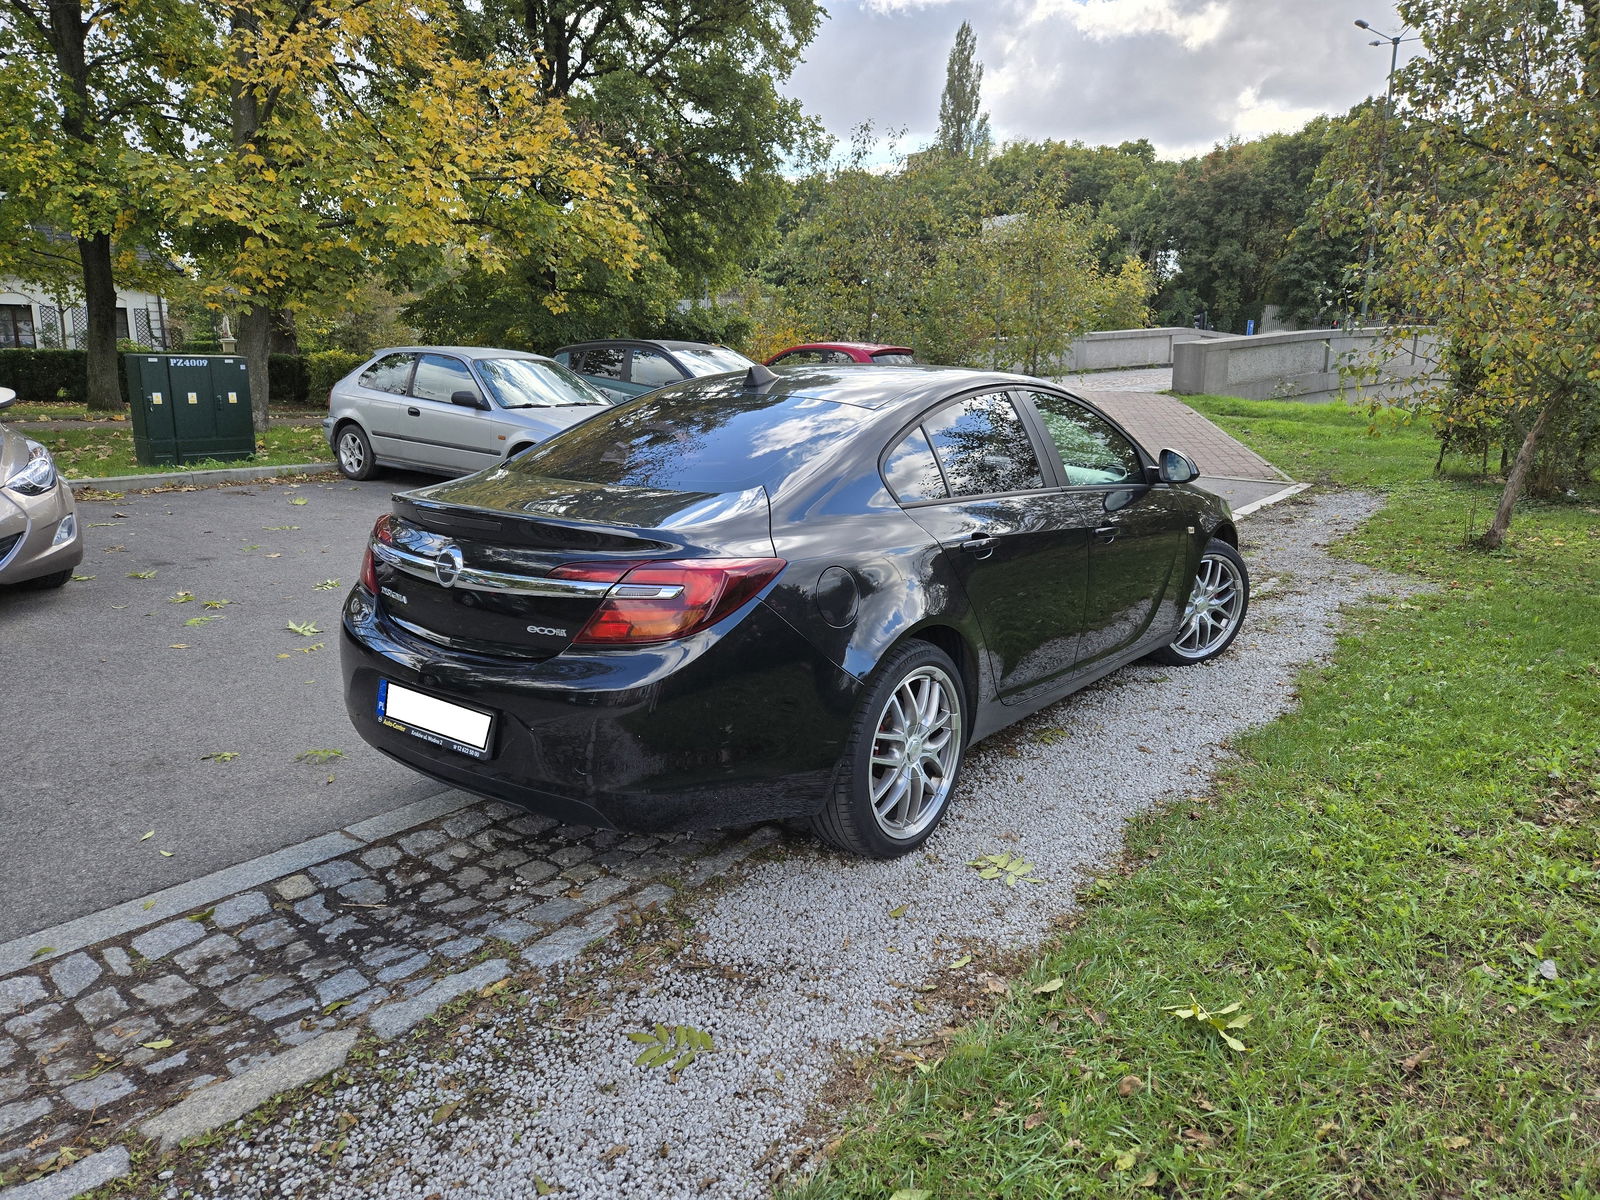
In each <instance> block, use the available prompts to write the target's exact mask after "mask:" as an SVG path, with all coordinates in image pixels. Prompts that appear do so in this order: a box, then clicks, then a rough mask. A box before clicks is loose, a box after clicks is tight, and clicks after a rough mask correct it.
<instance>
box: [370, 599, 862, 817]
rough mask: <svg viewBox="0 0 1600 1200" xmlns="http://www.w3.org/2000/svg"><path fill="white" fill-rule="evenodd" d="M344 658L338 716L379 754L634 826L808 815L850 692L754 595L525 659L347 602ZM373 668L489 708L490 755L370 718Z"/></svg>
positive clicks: (498, 793)
mask: <svg viewBox="0 0 1600 1200" xmlns="http://www.w3.org/2000/svg"><path fill="white" fill-rule="evenodd" d="M341 656H342V659H343V664H344V679H345V703H346V707H347V709H348V711H349V714H350V719H351V721H352V723H353V724H354V725H355V727H356V730H357V732H358V733H359V734H360V735H361V737H362V738H363V739H365V740H366V741H367V742H368V743H369V744H370V745H372V746H374V747H375V748H377V749H378V750H381V751H382V752H383V753H384V754H387V755H388V756H390V757H391V758H394V759H396V760H398V761H400V762H402V763H404V764H406V765H407V766H409V767H411V768H413V769H414V770H417V771H420V772H422V773H423V774H425V775H428V776H430V777H431V778H434V779H437V780H439V781H441V782H443V783H446V784H449V785H451V786H453V787H459V788H463V789H465V790H468V791H472V792H477V793H479V794H481V795H486V796H492V797H494V798H496V799H500V800H505V801H508V802H510V803H513V804H517V805H521V806H522V807H525V808H529V809H532V810H534V811H537V812H541V813H545V814H548V815H550V816H554V817H557V818H558V819H561V820H564V821H568V822H574V823H578V824H584V825H597V826H609V827H613V828H617V829H628V830H637V831H640V832H658V831H664V830H681V829H696V828H705V827H716V826H726V825H743V824H750V823H753V822H757V821H765V820H772V819H776V818H780V817H795V816H808V815H811V814H813V813H815V812H817V811H818V810H819V809H820V808H821V806H822V803H823V800H824V797H825V794H826V788H827V786H828V784H829V781H830V780H831V779H832V777H833V770H834V765H835V764H836V763H837V762H838V760H839V757H840V755H841V753H842V752H843V747H844V741H845V738H846V735H847V732H848V727H849V720H850V716H851V713H852V711H853V709H854V706H855V700H856V696H857V693H858V690H859V688H860V684H859V682H858V681H856V680H855V679H854V678H852V677H851V676H850V675H848V674H847V673H845V672H844V671H841V670H840V669H839V668H838V667H836V666H835V665H833V664H832V663H830V662H829V661H828V660H827V659H825V658H824V657H822V656H821V655H820V654H818V653H817V652H816V650H815V649H814V648H813V647H812V646H811V645H810V644H809V643H808V642H806V641H805V639H803V638H802V637H800V635H799V634H797V633H796V632H795V631H794V630H793V629H792V628H791V627H790V626H789V625H788V624H787V623H786V622H784V621H783V620H782V619H780V618H779V617H778V616H777V615H776V614H775V613H773V612H772V611H771V610H770V609H768V608H767V607H766V606H765V605H764V604H761V603H757V604H756V605H754V606H753V607H751V608H749V609H747V610H745V611H743V612H742V613H740V614H735V615H734V616H733V617H730V618H729V619H728V620H727V621H725V622H723V623H722V624H720V625H718V626H716V627H714V628H712V629H709V630H706V631H705V632H703V633H701V634H699V635H696V636H695V637H693V638H689V639H686V640H685V641H683V642H680V643H674V644H671V645H667V646H661V647H654V648H644V649H632V650H626V651H604V652H586V653H578V652H573V651H569V652H567V653H564V654H561V655H558V656H556V657H555V658H551V659H547V660H545V661H543V662H525V663H524V662H515V661H512V660H507V659H489V658H485V657H480V656H476V655H468V654H463V653H459V652H455V651H450V650H446V649H444V648H443V647H437V646H432V645H429V644H427V643H423V642H420V641H418V640H417V639H415V638H413V637H411V636H410V635H407V634H405V633H404V632H403V631H400V630H398V629H396V628H395V627H394V626H393V625H391V624H390V623H389V622H388V621H386V620H385V619H384V618H383V617H382V616H381V615H378V614H373V615H371V616H370V617H367V618H366V619H365V620H357V619H355V618H354V617H352V614H351V605H349V604H347V605H346V606H345V611H344V618H343V636H342V638H341ZM380 679H389V680H392V681H394V682H396V683H400V684H403V685H406V686H409V687H413V688H417V689H420V690H422V691H425V692H428V693H430V694H432V695H434V696H436V697H438V698H440V699H444V700H455V701H457V702H459V703H463V704H467V705H469V706H472V707H475V708H479V709H489V710H491V711H493V712H494V713H495V714H496V722H497V725H496V729H495V733H494V736H493V740H492V742H491V746H490V750H491V757H489V758H488V759H486V760H482V761H480V760H477V759H472V758H468V757H466V756H465V755H461V754H457V753H454V752H452V751H450V750H447V749H444V748H442V747H438V746H434V745H432V744H431V743H429V742H425V741H422V740H421V739H420V738H416V737H413V736H411V735H409V734H407V733H403V732H399V731H396V730H393V729H389V728H387V727H385V726H383V725H381V724H380V723H379V721H378V720H377V716H376V705H377V690H378V682H379V680H380Z"/></svg>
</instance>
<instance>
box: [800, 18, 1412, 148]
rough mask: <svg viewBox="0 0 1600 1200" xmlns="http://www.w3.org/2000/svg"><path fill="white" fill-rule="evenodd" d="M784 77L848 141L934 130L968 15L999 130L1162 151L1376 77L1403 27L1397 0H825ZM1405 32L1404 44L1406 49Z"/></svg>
mask: <svg viewBox="0 0 1600 1200" xmlns="http://www.w3.org/2000/svg"><path fill="white" fill-rule="evenodd" d="M826 3H827V7H828V10H829V16H828V18H827V20H826V21H824V23H823V26H822V29H821V31H820V32H819V34H818V35H817V38H816V40H815V41H814V42H813V43H812V44H811V46H810V47H809V48H808V49H807V51H806V55H805V62H804V63H803V64H802V65H801V66H800V67H798V68H797V69H796V71H795V73H794V76H793V78H792V79H791V80H790V83H789V85H788V88H787V90H788V92H789V94H791V95H793V96H796V97H798V98H799V99H800V100H801V101H802V102H803V103H804V105H805V107H806V109H807V111H809V112H810V113H812V114H814V115H816V116H818V117H820V118H821V119H822V121H823V123H824V124H825V125H826V126H827V128H828V131H829V132H830V133H832V134H834V135H836V136H838V137H839V138H840V139H841V141H847V140H848V135H849V131H850V130H851V129H852V128H853V127H854V126H856V125H858V124H860V123H861V122H862V121H865V120H869V119H870V120H871V121H872V122H873V124H874V125H875V126H877V127H878V128H901V127H903V128H905V129H906V131H907V133H906V136H905V139H904V141H903V142H902V144H901V147H900V148H901V149H903V150H906V149H915V148H917V147H918V146H920V145H923V144H925V143H927V142H929V141H931V140H932V136H933V132H934V129H935V128H936V127H937V125H938V112H939V93H940V92H941V91H942V90H943V88H944V70H945V60H946V58H947V57H948V56H949V53H950V47H951V44H952V43H953V42H954V40H955V34H956V29H957V28H958V27H959V26H960V24H961V22H962V21H970V22H971V23H972V29H973V32H974V33H976V34H977V38H978V58H979V59H980V60H981V61H982V63H983V65H984V77H983V103H984V108H985V109H986V110H987V111H988V112H989V114H990V120H991V122H992V124H993V127H994V133H995V136H996V138H997V139H998V140H1000V141H1006V140H1010V139H1016V138H1028V139H1044V138H1059V139H1062V140H1064V141H1073V140H1081V141H1084V142H1087V143H1089V144H1090V145H1098V144H1101V143H1111V144H1114V143H1117V142H1120V141H1124V140H1129V139H1133V138H1139V137H1146V138H1149V139H1150V141H1151V142H1152V143H1154V145H1155V146H1156V148H1157V150H1158V151H1159V152H1160V153H1161V154H1162V155H1163V156H1165V157H1184V156H1187V155H1191V154H1196V153H1203V152H1204V151H1206V150H1209V149H1210V148H1211V147H1212V146H1213V145H1214V144H1215V143H1217V142H1219V141H1222V140H1223V139H1225V138H1227V137H1229V136H1230V135H1231V136H1237V137H1240V138H1246V139H1247V138H1252V137H1257V136H1260V135H1261V134H1264V133H1272V132H1276V131H1279V130H1290V129H1298V128H1299V127H1300V126H1301V125H1303V124H1305V122H1306V121H1307V120H1309V119H1310V118H1311V117H1313V116H1315V115H1316V114H1317V113H1321V112H1329V113H1338V112H1344V111H1346V110H1347V109H1348V108H1350V106H1351V105H1353V104H1355V103H1356V102H1357V101H1359V100H1361V99H1362V98H1363V97H1365V96H1368V95H1374V94H1377V93H1380V92H1382V90H1383V85H1384V77H1385V75H1386V73H1387V71H1388V67H1389V47H1388V46H1387V45H1384V46H1382V47H1374V46H1370V45H1368V42H1370V41H1371V40H1372V35H1371V34H1369V33H1366V32H1365V31H1363V30H1360V29H1357V28H1356V27H1355V26H1354V25H1353V24H1352V22H1353V21H1354V20H1355V19H1356V18H1357V17H1361V18H1364V19H1365V20H1367V21H1369V22H1371V23H1372V24H1373V25H1374V26H1375V27H1377V28H1378V29H1380V30H1383V31H1384V32H1386V33H1395V32H1398V31H1399V21H1398V20H1397V19H1396V17H1395V12H1394V6H1393V4H1392V3H1391V2H1389V0H826ZM1412 48H1413V47H1412V46H1402V47H1401V61H1402V62H1403V61H1404V60H1405V52H1406V51H1407V50H1409V49H1412Z"/></svg>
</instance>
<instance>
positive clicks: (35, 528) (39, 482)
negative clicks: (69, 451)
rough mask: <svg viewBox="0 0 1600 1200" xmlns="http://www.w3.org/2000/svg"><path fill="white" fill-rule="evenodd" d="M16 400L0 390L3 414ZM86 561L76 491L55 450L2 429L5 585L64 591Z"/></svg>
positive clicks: (0, 513)
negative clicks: (74, 498)
mask: <svg viewBox="0 0 1600 1200" xmlns="http://www.w3.org/2000/svg"><path fill="white" fill-rule="evenodd" d="M15 400H16V393H15V392H13V391H11V390H10V389H9V388H0V410H4V409H6V408H8V407H9V406H10V405H11V404H12V403H13V402H14V401H15ZM82 560H83V536H82V532H81V531H80V529H79V527H78V518H77V514H76V512H75V510H74V507H73V502H72V489H71V488H70V487H68V486H67V481H66V480H65V479H63V478H61V474H60V472H58V471H57V470H56V465H55V462H54V461H53V460H52V459H51V457H50V451H48V450H46V449H45V448H44V447H43V446H41V445H40V444H39V443H38V442H36V441H33V440H32V439H31V438H27V437H24V436H23V435H22V434H20V433H18V432H16V431H15V430H12V429H7V428H6V427H5V426H4V425H0V584H13V583H26V584H30V585H32V586H34V587H60V586H61V585H62V584H64V583H66V582H67V580H69V579H71V578H72V568H73V567H75V566H77V565H78V563H79V562H81V561H82Z"/></svg>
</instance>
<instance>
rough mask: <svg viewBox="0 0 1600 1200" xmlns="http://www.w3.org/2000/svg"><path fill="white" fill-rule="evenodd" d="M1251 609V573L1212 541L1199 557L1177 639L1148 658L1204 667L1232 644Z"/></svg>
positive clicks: (1225, 545)
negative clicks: (1199, 664) (1198, 564)
mask: <svg viewBox="0 0 1600 1200" xmlns="http://www.w3.org/2000/svg"><path fill="white" fill-rule="evenodd" d="M1249 607H1250V572H1249V571H1248V570H1246V568H1245V565H1244V559H1243V558H1241V557H1240V556H1239V552H1238V551H1237V550H1235V549H1234V548H1233V547H1232V546H1230V545H1228V543H1227V542H1224V541H1221V540H1220V539H1218V538H1212V539H1211V541H1210V543H1209V544H1208V545H1207V546H1206V550H1205V553H1204V554H1202V555H1201V556H1200V566H1199V569H1197V570H1196V571H1195V573H1194V586H1193V587H1192V588H1191V589H1190V591H1189V601H1188V603H1187V604H1185V605H1184V606H1183V622H1182V624H1180V625H1179V626H1178V636H1177V637H1175V638H1173V639H1172V641H1171V643H1169V644H1168V645H1166V646H1163V647H1162V648H1161V649H1160V650H1157V651H1156V652H1155V653H1154V654H1152V655H1151V656H1150V657H1151V658H1153V659H1155V660H1156V661H1157V662H1163V663H1170V664H1172V665H1173V666H1188V665H1192V664H1194V663H1203V662H1206V661H1207V660H1208V659H1213V658H1215V657H1216V656H1217V655H1219V654H1221V653H1222V652H1223V651H1224V650H1226V649H1227V648H1228V647H1229V646H1231V645H1232V644H1233V639H1234V638H1236V637H1238V636H1239V629H1240V627H1241V626H1242V625H1243V624H1244V614H1245V612H1246V611H1247V610H1248V609H1249Z"/></svg>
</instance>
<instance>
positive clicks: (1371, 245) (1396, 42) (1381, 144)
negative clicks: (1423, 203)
mask: <svg viewBox="0 0 1600 1200" xmlns="http://www.w3.org/2000/svg"><path fill="white" fill-rule="evenodd" d="M1356 28H1357V29H1365V30H1366V31H1367V32H1368V33H1375V34H1377V35H1378V39H1379V40H1377V41H1373V42H1368V43H1367V45H1369V46H1381V45H1383V43H1384V42H1388V43H1389V78H1388V81H1387V82H1386V83H1385V84H1384V89H1383V123H1382V124H1381V125H1380V126H1379V127H1378V190H1377V194H1376V195H1375V196H1374V197H1373V201H1372V206H1373V214H1372V218H1371V220H1370V221H1369V225H1370V229H1369V230H1368V232H1367V270H1366V278H1365V280H1364V281H1363V283H1362V285H1361V323H1362V324H1363V325H1365V324H1366V323H1367V308H1368V306H1369V304H1370V303H1371V301H1372V259H1373V257H1374V256H1375V255H1376V253H1377V249H1378V214H1377V208H1378V205H1380V204H1381V203H1383V186H1384V182H1385V178H1386V176H1387V175H1388V170H1389V110H1390V108H1392V107H1393V105H1394V70H1395V67H1396V66H1397V65H1398V64H1399V61H1400V43H1401V42H1416V41H1420V40H1421V38H1420V37H1417V36H1416V35H1413V36H1411V37H1407V36H1406V30H1407V29H1408V28H1409V26H1405V25H1402V26H1401V27H1400V32H1399V33H1396V34H1388V33H1384V32H1383V31H1382V30H1379V29H1374V28H1373V27H1372V26H1371V25H1369V24H1367V22H1365V21H1363V20H1361V19H1360V18H1359V17H1358V18H1357V19H1356Z"/></svg>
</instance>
